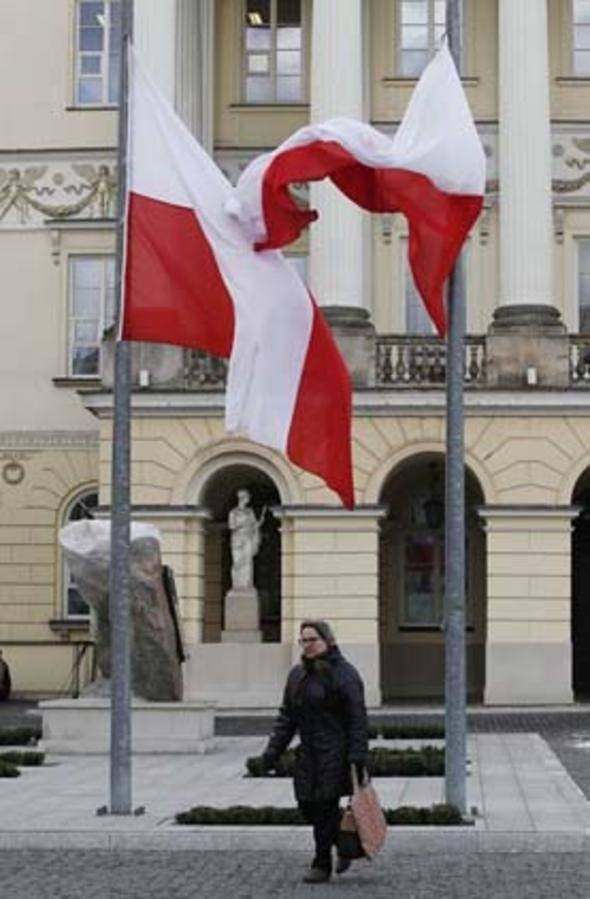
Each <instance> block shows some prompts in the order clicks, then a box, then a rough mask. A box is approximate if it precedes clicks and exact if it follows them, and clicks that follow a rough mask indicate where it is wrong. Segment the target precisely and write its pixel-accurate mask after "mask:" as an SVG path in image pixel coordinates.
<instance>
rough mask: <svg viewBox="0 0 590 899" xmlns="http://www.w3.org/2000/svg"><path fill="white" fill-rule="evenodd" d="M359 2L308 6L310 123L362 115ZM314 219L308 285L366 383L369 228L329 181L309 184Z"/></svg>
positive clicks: (335, 0)
mask: <svg viewBox="0 0 590 899" xmlns="http://www.w3.org/2000/svg"><path fill="white" fill-rule="evenodd" d="M363 43H364V41H363V14H362V3H361V0H322V2H321V3H314V4H313V23H312V40H311V121H312V123H314V122H322V121H325V120H326V119H331V118H335V117H337V116H346V117H347V118H352V119H363V117H364V116H363V113H364V109H363V106H364V89H363V85H364V80H365V79H364V60H363ZM310 202H311V205H312V207H313V208H314V209H317V210H318V212H319V214H320V218H319V221H318V222H317V223H316V224H315V225H313V226H312V228H311V229H310V281H311V288H312V290H313V293H314V295H315V296H316V298H317V300H318V302H319V303H320V304H321V306H322V310H323V312H324V314H325V315H326V318H327V319H328V321H329V322H330V323H331V325H332V327H333V330H334V332H335V335H336V338H337V340H338V342H339V344H340V348H341V350H342V352H343V355H344V357H345V359H346V361H347V363H348V365H349V368H350V371H351V375H352V377H353V380H354V381H355V382H356V383H358V384H359V385H360V384H367V383H371V375H372V369H373V366H372V364H371V359H372V356H373V353H374V348H373V337H374V333H373V328H372V326H371V325H370V323H369V317H370V316H369V310H368V309H367V308H366V306H365V302H366V296H365V280H364V269H365V265H364V260H365V242H366V231H365V222H364V221H363V214H362V212H361V211H360V210H359V209H358V207H356V206H355V205H354V204H353V203H352V202H351V201H350V200H348V199H346V198H345V197H343V196H342V195H341V194H340V192H339V191H338V190H337V188H335V187H334V186H333V185H332V184H331V183H330V182H327V181H324V182H320V183H313V184H312V185H311V196H310Z"/></svg>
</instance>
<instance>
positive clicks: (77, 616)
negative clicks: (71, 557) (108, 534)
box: [60, 484, 99, 622]
mask: <svg viewBox="0 0 590 899" xmlns="http://www.w3.org/2000/svg"><path fill="white" fill-rule="evenodd" d="M89 496H96V506H98V499H99V492H98V484H95V485H89V486H87V487H84V488H82V489H81V490H78V491H77V492H76V493H75V494H74V495H73V496H72V497H71V498H70V499H69V501H68V503H67V504H66V507H65V509H64V512H63V515H62V517H61V523H62V527H65V526H66V525H67V524H71V518H70V516H71V514H72V512H73V510H74V508H75V507H76V506H77V505H78V503H80V502H82V501H83V500H84V499H86V498H87V497H89ZM78 520H79V519H78ZM60 551H61V578H62V590H61V594H62V595H61V609H62V615H63V620H64V621H79V622H88V621H90V619H91V617H92V608H91V607H90V606H88V612H70V609H69V599H70V597H69V592H70V589H71V587H72V584H73V580H72V575H71V573H70V569H69V567H68V563H67V560H66V557H65V554H64V552H63V550H60ZM86 605H88V604H87V603H86Z"/></svg>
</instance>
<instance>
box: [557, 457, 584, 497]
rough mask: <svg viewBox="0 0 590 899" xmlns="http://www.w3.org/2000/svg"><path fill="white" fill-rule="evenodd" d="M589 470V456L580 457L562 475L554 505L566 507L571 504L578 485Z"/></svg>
mask: <svg viewBox="0 0 590 899" xmlns="http://www.w3.org/2000/svg"><path fill="white" fill-rule="evenodd" d="M589 470H590V456H589V455H584V456H580V457H579V458H578V459H576V461H575V462H574V464H573V465H571V466H570V468H569V469H568V471H567V472H566V473H565V474H564V475H563V477H562V479H561V483H560V485H559V489H558V491H557V500H556V505H558V506H568V505H569V504H570V503H573V497H574V494H575V492H576V489H577V488H578V486H579V483H580V482H581V480H582V479H583V478H584V476H585V475H586V473H587V472H588V471H589Z"/></svg>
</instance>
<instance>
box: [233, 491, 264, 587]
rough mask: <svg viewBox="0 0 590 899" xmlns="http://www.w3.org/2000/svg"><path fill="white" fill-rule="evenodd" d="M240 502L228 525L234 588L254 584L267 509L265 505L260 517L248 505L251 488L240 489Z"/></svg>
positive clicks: (235, 507)
mask: <svg viewBox="0 0 590 899" xmlns="http://www.w3.org/2000/svg"><path fill="white" fill-rule="evenodd" d="M237 498H238V504H237V506H234V508H233V509H232V510H231V511H230V513H229V517H228V522H227V523H228V526H229V530H230V543H231V559H232V566H231V581H232V589H233V590H242V589H245V588H251V587H253V586H254V556H255V555H256V553H257V552H258V549H259V547H260V528H261V526H262V523H263V521H264V517H265V515H266V512H267V509H266V506H264V508H263V510H262V512H261V514H260V518H256V515H255V514H254V510H253V509H251V508H250V507H249V505H248V503H249V502H250V491H249V490H238V492H237Z"/></svg>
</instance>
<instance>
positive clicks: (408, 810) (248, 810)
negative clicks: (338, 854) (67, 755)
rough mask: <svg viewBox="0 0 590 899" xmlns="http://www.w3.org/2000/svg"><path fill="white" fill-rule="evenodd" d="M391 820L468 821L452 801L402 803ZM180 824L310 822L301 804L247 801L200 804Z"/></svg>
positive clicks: (388, 814) (432, 823)
mask: <svg viewBox="0 0 590 899" xmlns="http://www.w3.org/2000/svg"><path fill="white" fill-rule="evenodd" d="M383 811H384V814H385V819H386V821H387V823H388V824H391V825H395V826H404V825H406V826H411V825H414V826H415V825H420V826H425V825H428V826H439V827H440V826H445V825H462V824H464V823H465V822H464V821H463V818H462V817H461V812H460V811H459V809H457V808H455V807H454V806H452V805H433V806H432V808H417V807H414V806H407V805H406V806H400V807H399V808H388V809H384V810H383ZM175 817H176V823H177V824H201V825H209V826H223V825H226V826H228V825H246V826H248V825H249V826H252V827H254V826H280V825H283V826H285V825H291V826H293V825H296V826H302V825H304V824H305V823H306V822H305V820H304V818H303V816H302V815H301V812H300V811H299V809H297V808H276V807H275V806H271V805H267V806H263V807H261V808H252V807H251V806H247V805H232V806H229V807H228V808H212V807H211V806H207V805H196V806H194V808H191V809H188V811H185V812H179V813H178V814H177V815H176V816H175Z"/></svg>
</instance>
